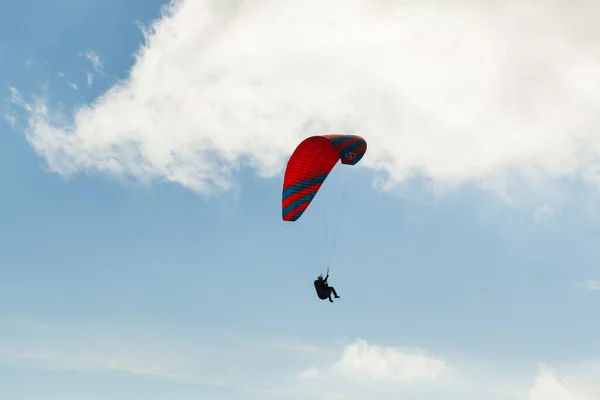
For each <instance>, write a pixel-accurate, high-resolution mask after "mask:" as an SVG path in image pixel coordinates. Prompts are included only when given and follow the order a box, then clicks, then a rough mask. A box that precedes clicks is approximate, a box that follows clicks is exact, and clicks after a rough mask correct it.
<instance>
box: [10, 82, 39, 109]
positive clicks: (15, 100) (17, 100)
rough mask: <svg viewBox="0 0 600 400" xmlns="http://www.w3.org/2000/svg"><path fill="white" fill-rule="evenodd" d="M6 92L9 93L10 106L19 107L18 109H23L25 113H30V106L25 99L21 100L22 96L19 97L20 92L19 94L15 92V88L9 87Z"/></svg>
mask: <svg viewBox="0 0 600 400" xmlns="http://www.w3.org/2000/svg"><path fill="white" fill-rule="evenodd" d="M8 90H9V91H10V102H11V103H12V104H14V105H15V106H17V107H19V108H23V109H25V110H27V111H32V110H33V108H32V107H31V105H29V104H28V103H27V102H26V101H25V99H24V98H23V95H21V92H19V91H18V90H17V88H15V87H13V86H10V87H9V88H8Z"/></svg>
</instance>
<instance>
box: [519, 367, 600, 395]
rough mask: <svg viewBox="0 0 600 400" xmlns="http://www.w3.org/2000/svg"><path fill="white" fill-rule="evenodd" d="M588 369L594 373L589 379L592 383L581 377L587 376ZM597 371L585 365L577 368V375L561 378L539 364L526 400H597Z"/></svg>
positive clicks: (598, 380)
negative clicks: (582, 367)
mask: <svg viewBox="0 0 600 400" xmlns="http://www.w3.org/2000/svg"><path fill="white" fill-rule="evenodd" d="M590 371H591V372H592V373H593V375H594V377H593V380H590V382H591V383H592V385H590V384H589V383H588V382H584V381H583V380H584V379H582V378H587V377H589V375H588V374H589V372H590ZM594 372H595V373H594ZM597 372H598V371H597V370H596V371H594V369H593V368H590V366H587V367H586V368H585V369H583V370H581V369H579V371H578V376H577V377H570V378H561V377H559V376H558V375H557V373H556V372H555V371H553V370H552V369H550V368H548V367H547V366H545V365H543V364H541V365H540V369H539V374H538V376H537V377H536V379H535V382H534V384H533V387H532V388H531V390H530V391H529V393H528V397H527V400H598V399H600V385H599V384H598V382H600V375H598V374H597ZM586 375H588V376H586Z"/></svg>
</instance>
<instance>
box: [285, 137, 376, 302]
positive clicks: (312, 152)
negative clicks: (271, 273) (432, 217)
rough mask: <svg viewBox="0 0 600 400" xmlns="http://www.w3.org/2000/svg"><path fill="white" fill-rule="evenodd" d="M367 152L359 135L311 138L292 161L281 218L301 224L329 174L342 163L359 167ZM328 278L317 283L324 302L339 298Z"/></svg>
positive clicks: (287, 170) (286, 177) (321, 277)
mask: <svg viewBox="0 0 600 400" xmlns="http://www.w3.org/2000/svg"><path fill="white" fill-rule="evenodd" d="M366 151H367V142H366V141H365V139H363V138H362V137H361V136H358V135H345V134H331V135H319V136H311V137H308V138H306V139H304V140H303V141H302V142H301V143H300V144H299V145H298V146H297V147H296V149H295V150H294V152H293V153H292V155H291V157H290V159H289V160H288V163H287V166H286V170H285V174H284V179H283V192H282V199H281V217H282V219H283V220H284V221H288V222H294V221H297V220H298V219H299V218H300V217H301V216H302V215H303V214H304V212H305V211H306V209H307V208H308V206H309V205H310V203H311V202H312V201H313V199H314V198H315V196H316V194H317V192H318V191H319V189H320V188H321V186H322V185H323V183H324V182H325V179H326V178H327V176H329V173H330V172H331V171H332V170H333V168H334V167H335V165H336V164H337V163H338V161H341V164H343V165H356V164H357V163H358V162H359V161H360V160H361V159H362V158H363V156H364V155H365V153H366ZM328 278H329V268H328V269H327V276H326V277H325V279H323V275H319V277H318V278H317V280H315V281H314V285H315V290H316V291H317V295H318V297H319V298H320V299H321V300H325V299H329V301H330V302H332V303H333V300H332V298H331V295H332V294H333V296H334V297H335V298H339V296H338V295H337V293H336V291H335V289H334V288H333V287H331V286H329V285H328V283H327V279H328Z"/></svg>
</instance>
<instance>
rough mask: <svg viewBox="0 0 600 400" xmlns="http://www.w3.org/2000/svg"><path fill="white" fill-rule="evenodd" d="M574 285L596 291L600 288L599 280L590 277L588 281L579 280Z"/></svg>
mask: <svg viewBox="0 0 600 400" xmlns="http://www.w3.org/2000/svg"><path fill="white" fill-rule="evenodd" d="M576 286H577V287H578V288H581V289H587V290H592V291H597V290H600V280H596V279H591V280H589V281H585V282H580V283H578V284H577V285H576Z"/></svg>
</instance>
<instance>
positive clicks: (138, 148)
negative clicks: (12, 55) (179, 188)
mask: <svg viewBox="0 0 600 400" xmlns="http://www.w3.org/2000/svg"><path fill="white" fill-rule="evenodd" d="M569 4H570V3H569ZM598 11H600V3H599V2H597V1H591V0H590V1H580V2H578V4H577V7H571V6H569V5H568V4H567V3H566V2H561V1H546V2H522V1H517V0H514V1H508V2H502V3H501V4H500V3H498V2H495V1H480V2H477V4H474V3H473V2H466V1H461V0H451V1H448V2H444V3H440V2H433V1H426V2H418V3H415V2H412V1H407V0H406V1H388V0H379V1H373V0H329V1H322V0H319V1H317V0H309V1H302V2H300V1H297V2H280V1H275V0H256V1H253V2H240V1H234V0H229V1H227V0H222V1H218V2H216V1H210V0H195V1H191V0H184V1H179V2H176V3H175V4H174V5H173V7H172V8H171V9H170V12H169V13H168V14H167V15H165V16H164V17H163V18H162V19H161V20H160V21H158V22H157V23H156V24H155V25H154V26H153V28H152V29H151V30H149V32H150V33H149V34H148V35H147V43H146V45H145V46H143V47H142V48H141V49H140V51H139V54H138V56H137V59H136V62H135V65H134V66H133V67H132V69H131V71H130V77H129V79H127V80H126V81H124V82H120V83H117V84H115V86H114V87H112V88H111V89H110V90H109V91H108V92H106V93H105V94H104V95H103V96H102V97H100V98H98V99H97V101H96V102H95V103H94V104H91V105H89V106H87V107H82V108H80V109H78V110H77V113H76V116H75V119H74V121H73V123H72V124H56V123H54V124H53V123H52V122H51V121H52V120H54V117H53V114H52V111H51V110H50V109H49V107H48V106H47V105H46V104H43V103H40V104H38V105H37V108H36V112H35V113H34V115H33V116H32V117H31V120H30V128H29V130H28V139H29V141H30V142H31V144H32V146H33V147H34V148H35V149H36V151H37V152H38V153H39V154H40V155H41V156H43V157H44V158H45V159H46V161H47V162H48V164H49V166H50V168H51V169H52V170H54V171H56V172H58V173H60V174H63V175H69V174H73V173H76V172H77V171H82V170H96V171H101V172H103V173H107V174H113V175H121V174H131V175H133V176H135V177H137V178H138V179H140V180H143V181H151V180H153V179H166V180H168V181H173V182H178V183H180V184H182V185H185V186H187V187H188V188H191V189H193V190H196V191H198V192H202V193H211V192H214V191H219V190H224V189H228V188H229V187H230V185H231V183H232V181H231V173H232V172H233V171H234V170H235V168H236V167H238V166H239V165H241V164H245V165H251V166H252V167H255V168H256V169H257V170H258V172H259V173H261V174H264V175H272V174H275V173H278V172H280V171H281V168H282V166H283V162H284V160H285V158H286V157H287V156H289V154H290V152H291V151H292V150H293V147H294V146H295V145H296V144H297V143H298V141H299V140H300V139H301V138H303V137H305V136H306V135H310V134H320V133H324V132H339V131H346V132H350V133H357V134H361V135H363V136H364V137H366V138H367V140H368V143H369V150H368V153H367V155H366V157H365V158H364V159H363V161H362V162H361V165H362V166H366V167H369V168H372V169H374V170H378V171H381V172H382V173H384V176H386V177H387V184H388V185H393V184H395V183H400V182H402V181H403V180H406V179H408V178H410V177H411V176H412V175H413V174H423V175H425V176H426V177H428V178H430V180H431V182H432V185H433V186H434V187H453V186H455V185H460V184H463V183H469V182H470V183H476V184H479V185H481V186H484V187H486V188H489V189H494V190H501V191H505V190H507V189H508V188H510V186H511V184H510V182H511V179H509V177H518V178H519V180H518V181H520V182H524V183H526V185H523V186H524V187H527V188H531V191H532V192H533V191H536V190H537V189H538V186H537V185H541V184H542V183H544V182H551V181H552V178H563V177H577V178H581V179H584V180H585V181H586V182H589V183H592V184H594V185H596V184H598V183H600V179H599V178H598V176H599V171H600V162H599V161H600V160H599V158H598V156H597V154H598V152H599V151H600V132H599V130H598V126H600V124H598V122H599V120H600V117H598V112H597V110H598V108H599V107H600V60H599V58H598V55H599V54H600V45H599V44H598V43H600V28H598V24H597V22H596V21H595V20H594V19H593V18H591V16H593V15H597V13H598ZM88 58H89V59H90V61H92V62H93V63H94V62H95V61H94V60H96V58H95V57H94V56H93V53H88Z"/></svg>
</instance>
